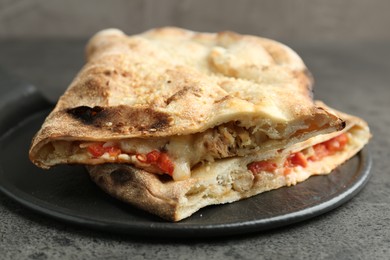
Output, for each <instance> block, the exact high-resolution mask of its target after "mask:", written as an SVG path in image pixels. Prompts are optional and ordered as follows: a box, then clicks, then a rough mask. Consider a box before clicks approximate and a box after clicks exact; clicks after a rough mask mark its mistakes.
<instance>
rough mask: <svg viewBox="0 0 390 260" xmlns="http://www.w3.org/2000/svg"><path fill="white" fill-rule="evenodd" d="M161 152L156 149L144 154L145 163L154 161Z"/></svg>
mask: <svg viewBox="0 0 390 260" xmlns="http://www.w3.org/2000/svg"><path fill="white" fill-rule="evenodd" d="M160 155H161V153H160V152H159V151H157V150H153V151H151V152H150V153H147V154H146V162H147V163H155V162H157V161H158V158H160Z"/></svg>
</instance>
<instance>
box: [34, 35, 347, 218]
mask: <svg viewBox="0 0 390 260" xmlns="http://www.w3.org/2000/svg"><path fill="white" fill-rule="evenodd" d="M86 52H87V62H86V64H85V66H84V67H83V68H82V69H81V71H80V72H79V73H78V75H77V76H76V77H75V79H74V80H73V82H72V83H71V84H70V86H69V88H68V89H67V90H66V92H65V93H64V95H63V96H62V97H60V99H59V101H58V103H57V105H56V106H55V108H54V110H53V111H52V112H51V113H50V114H49V116H48V117H47V119H46V120H45V122H44V123H43V125H42V127H41V129H40V130H39V132H38V133H37V134H36V136H35V137H34V139H33V141H32V145H31V149H30V159H31V160H32V162H33V163H35V164H36V165H37V166H39V167H42V168H46V169H47V168H50V167H51V166H54V165H57V164H86V165H101V164H107V163H110V164H109V165H106V166H103V167H102V168H91V169H102V170H103V169H107V168H106V167H108V168H109V169H111V168H110V167H113V166H112V165H119V164H120V165H121V167H122V166H123V167H125V168H126V167H128V168H127V169H133V170H132V171H135V172H139V173H141V172H145V173H146V172H147V174H145V176H149V175H150V174H152V175H151V176H154V177H153V178H157V179H158V175H164V176H165V175H166V176H168V177H169V178H172V180H173V181H175V182H177V183H175V184H174V185H181V184H179V183H180V182H178V181H187V182H189V181H188V180H192V179H193V178H192V175H193V174H194V172H204V171H203V170H202V169H204V167H206V166H207V167H209V168H210V169H214V168H215V167H216V168H218V169H219V171H221V170H222V166H221V167H220V166H219V165H223V167H225V166H224V165H230V163H228V164H227V163H225V161H226V159H228V160H227V161H226V162H235V161H239V162H240V165H241V164H242V162H244V161H245V160H249V158H257V156H260V157H261V156H268V154H274V153H276V152H278V151H282V150H283V151H284V150H288V149H290V148H291V147H294V145H295V144H298V143H302V142H304V141H306V140H308V139H310V138H314V137H316V136H319V135H322V134H328V133H332V132H335V131H339V130H342V129H343V128H344V127H345V121H344V120H342V119H340V118H339V116H337V115H336V114H335V113H334V112H332V111H331V110H329V109H328V108H326V107H325V106H320V105H316V104H315V103H314V102H313V100H312V96H311V93H312V78H311V76H310V73H309V72H308V70H307V68H306V66H305V64H304V63H303V61H302V60H301V59H300V57H299V56H298V55H297V54H296V53H295V52H294V51H292V50H291V49H290V48H288V47H287V46H285V45H283V44H281V43H278V42H276V41H272V40H269V39H265V38H260V37H255V36H248V35H240V34H236V33H232V32H221V33H217V34H214V33H197V32H192V31H188V30H183V29H179V28H161V29H154V30H150V31H147V32H145V33H142V34H139V35H134V36H127V35H125V34H124V33H123V32H121V31H119V30H116V29H108V30H104V31H102V32H99V33H98V34H96V35H95V36H94V37H93V38H92V39H91V40H90V41H89V43H88V45H87V49H86ZM250 160H252V159H250ZM256 160H257V159H256ZM244 164H245V163H244ZM127 165H129V166H127ZM217 165H218V166H217ZM241 166H242V165H241ZM241 166H240V167H241ZM115 167H118V166H115ZM226 167H227V166H226ZM229 167H230V166H229ZM229 167H227V168H229ZM246 167H247V166H245V167H244V168H245V169H246ZM256 167H257V166H256ZM230 168H231V170H233V168H234V167H233V165H232V166H231V167H230ZM91 171H93V172H96V171H99V170H91ZM153 174H154V175H153ZM135 176H136V175H135ZM137 176H138V175H137ZM183 184H184V183H183ZM146 185H156V184H155V183H153V182H147V183H146ZM147 189H153V187H147ZM167 192H168V191H167ZM193 192H195V191H194V190H193ZM184 215H188V214H182V215H181V216H184ZM168 218H171V219H175V220H177V219H179V218H180V217H173V216H171V217H168Z"/></svg>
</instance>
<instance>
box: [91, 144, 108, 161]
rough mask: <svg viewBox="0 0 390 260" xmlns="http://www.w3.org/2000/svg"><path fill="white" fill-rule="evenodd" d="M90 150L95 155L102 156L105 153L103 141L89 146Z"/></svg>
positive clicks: (95, 156)
mask: <svg viewBox="0 0 390 260" xmlns="http://www.w3.org/2000/svg"><path fill="white" fill-rule="evenodd" d="M87 150H88V152H89V153H90V154H91V155H92V156H93V157H94V158H97V157H100V156H102V155H103V154H104V147H103V144H102V143H93V144H91V145H89V146H88V148H87Z"/></svg>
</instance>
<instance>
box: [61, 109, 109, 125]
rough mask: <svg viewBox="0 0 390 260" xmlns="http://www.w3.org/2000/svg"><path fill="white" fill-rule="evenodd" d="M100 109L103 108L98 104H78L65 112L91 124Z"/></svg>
mask: <svg viewBox="0 0 390 260" xmlns="http://www.w3.org/2000/svg"><path fill="white" fill-rule="evenodd" d="M102 111H104V108H102V107H99V106H95V107H88V106H79V107H75V108H70V109H68V110H67V111H66V112H67V113H68V114H70V115H72V116H73V117H74V118H76V119H80V120H82V121H83V122H84V123H86V124H92V123H93V122H94V121H95V120H96V118H98V117H99V115H100V113H101V112H102Z"/></svg>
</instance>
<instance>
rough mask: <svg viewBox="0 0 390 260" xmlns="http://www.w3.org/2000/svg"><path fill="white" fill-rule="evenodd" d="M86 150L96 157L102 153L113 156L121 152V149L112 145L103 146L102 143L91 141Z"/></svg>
mask: <svg viewBox="0 0 390 260" xmlns="http://www.w3.org/2000/svg"><path fill="white" fill-rule="evenodd" d="M87 150H88V152H89V153H90V154H91V155H92V156H93V157H94V158H98V157H100V156H102V155H103V154H104V153H108V154H109V155H110V156H114V157H115V156H118V155H119V154H121V149H119V148H117V147H114V146H108V147H103V143H93V144H91V145H89V146H88V148H87Z"/></svg>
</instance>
